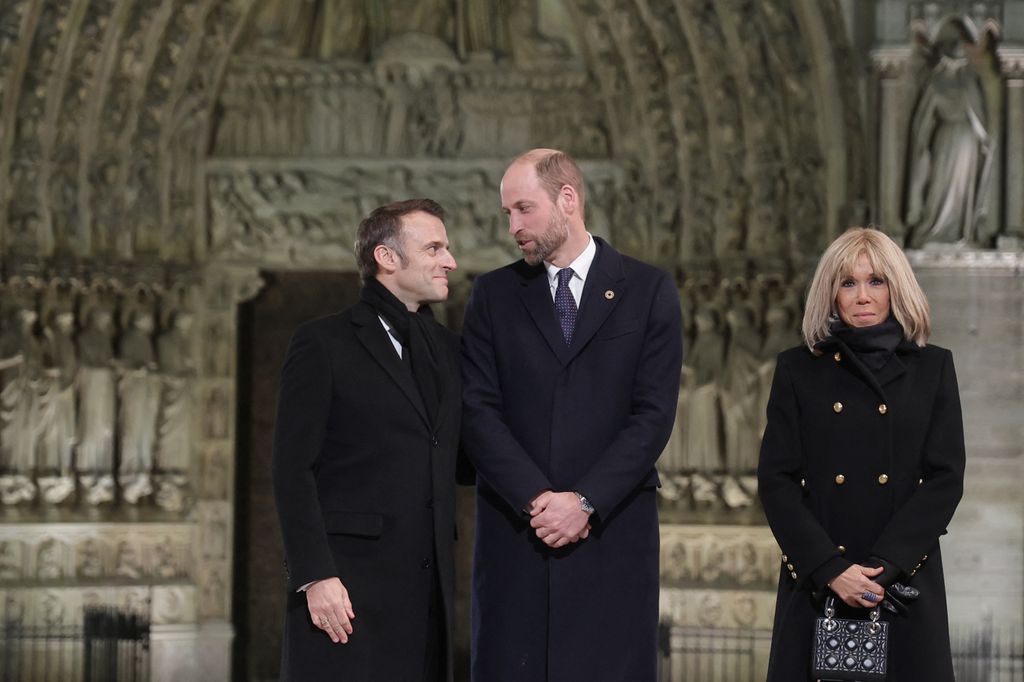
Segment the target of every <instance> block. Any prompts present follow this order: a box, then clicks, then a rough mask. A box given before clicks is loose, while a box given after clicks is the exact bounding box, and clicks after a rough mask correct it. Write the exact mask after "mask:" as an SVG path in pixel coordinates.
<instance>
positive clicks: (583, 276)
mask: <svg viewBox="0 0 1024 682" xmlns="http://www.w3.org/2000/svg"><path fill="white" fill-rule="evenodd" d="M587 239H588V241H587V246H586V248H584V249H583V253H581V254H580V255H578V256H576V260H574V261H573V262H572V263H569V265H568V267H570V268H572V273H573V274H572V279H570V280H569V291H571V292H572V297H573V298H574V299H575V300H576V309H577V310H579V307H580V297H581V296H583V285H584V284H586V283H587V273H588V272H590V266H591V264H593V262H594V256H595V255H597V243H596V242H594V238H593V237H591V236H590V233H589V232H588V233H587ZM544 267H545V268H546V269H547V271H548V286H549V287H551V300H552V301H554V300H555V291H556V290H557V289H558V271H559V270H562V269H563V268H560V267H558V266H556V265H552V264H551V263H548V262H547V261H545V262H544Z"/></svg>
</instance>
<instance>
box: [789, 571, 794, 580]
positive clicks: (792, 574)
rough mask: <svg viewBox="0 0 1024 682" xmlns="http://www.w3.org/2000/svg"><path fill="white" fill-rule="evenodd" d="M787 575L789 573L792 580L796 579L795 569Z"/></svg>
mask: <svg viewBox="0 0 1024 682" xmlns="http://www.w3.org/2000/svg"><path fill="white" fill-rule="evenodd" d="M789 575H790V577H791V578H793V580H796V571H793V572H792V573H790V574H789Z"/></svg>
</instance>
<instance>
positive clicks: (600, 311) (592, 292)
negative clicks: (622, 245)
mask: <svg viewBox="0 0 1024 682" xmlns="http://www.w3.org/2000/svg"><path fill="white" fill-rule="evenodd" d="M594 240H595V241H596V242H597V253H596V254H595V255H594V262H593V263H592V264H591V266H590V272H588V273H587V281H586V283H585V284H584V285H583V295H582V296H580V311H579V315H578V317H577V318H576V331H575V332H574V334H573V337H572V344H571V345H570V346H569V356H568V358H567V360H566V362H569V361H571V360H572V359H573V358H574V357H576V355H578V354H579V352H580V351H581V350H583V348H584V347H586V345H587V344H588V343H589V342H590V339H592V338H593V337H594V334H596V333H597V332H598V330H599V329H601V325H603V324H604V322H605V320H607V319H608V316H609V315H611V312H612V310H614V309H615V306H616V305H618V303H619V301H620V300H621V299H622V295H623V294H624V293H625V279H626V275H625V273H624V272H623V269H622V256H621V255H619V253H618V252H617V251H615V250H614V249H612V248H611V247H610V246H608V244H606V243H605V242H604V241H603V240H601V239H599V238H597V237H594ZM609 292H610V293H609ZM549 298H550V296H549ZM562 345H565V344H564V343H563V344H562Z"/></svg>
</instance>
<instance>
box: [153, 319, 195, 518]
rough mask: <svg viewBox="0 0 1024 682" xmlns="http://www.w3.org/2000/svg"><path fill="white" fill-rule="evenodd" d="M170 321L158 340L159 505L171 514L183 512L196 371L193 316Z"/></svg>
mask: <svg viewBox="0 0 1024 682" xmlns="http://www.w3.org/2000/svg"><path fill="white" fill-rule="evenodd" d="M170 317H171V325H170V328H169V329H168V330H167V331H165V332H164V333H163V334H161V335H160V338H159V339H158V340H157V359H158V363H159V368H160V375H161V380H162V383H163V390H162V395H161V401H160V416H159V421H158V426H157V447H156V468H155V472H156V478H157V481H156V482H157V496H156V503H157V505H158V506H160V507H161V508H163V509H166V510H168V511H179V510H181V508H182V506H183V504H184V499H183V495H184V488H185V484H186V472H187V471H188V468H189V461H190V459H191V450H192V448H191V444H192V440H193V439H192V415H193V411H194V402H193V400H192V379H193V377H194V376H195V373H196V368H195V360H194V358H193V354H192V334H191V331H192V320H193V316H192V313H191V312H189V311H188V310H184V309H181V310H177V311H175V312H174V313H172V314H171V316H170Z"/></svg>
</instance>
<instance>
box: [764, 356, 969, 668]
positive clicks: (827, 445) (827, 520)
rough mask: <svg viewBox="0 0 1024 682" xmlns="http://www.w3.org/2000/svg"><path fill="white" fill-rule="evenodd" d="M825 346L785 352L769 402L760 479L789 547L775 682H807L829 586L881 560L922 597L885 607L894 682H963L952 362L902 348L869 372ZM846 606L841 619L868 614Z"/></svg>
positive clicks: (959, 429) (782, 542)
mask: <svg viewBox="0 0 1024 682" xmlns="http://www.w3.org/2000/svg"><path fill="white" fill-rule="evenodd" d="M822 350H823V353H822V354H821V355H819V356H816V355H814V354H813V353H811V352H810V351H809V350H808V349H807V348H806V347H799V348H794V349H791V350H788V351H785V352H783V353H781V354H780V355H779V357H778V366H777V368H776V370H775V378H774V381H773V384H772V390H771V397H770V399H769V402H768V424H767V428H766V430H765V434H764V440H763V441H762V445H761V459H760V465H759V468H758V478H759V482H760V495H761V500H762V502H763V503H764V509H765V513H766V514H767V516H768V523H769V524H770V525H771V528H772V531H773V532H774V534H775V538H776V539H777V540H778V542H779V546H780V547H781V549H782V562H781V563H782V566H781V570H780V573H779V588H778V598H777V602H776V607H775V624H774V631H773V634H772V653H771V662H770V664H769V671H768V680H769V681H770V682H795V681H798V680H807V679H809V664H810V657H811V634H812V630H813V627H814V625H813V624H814V619H815V618H816V617H817V616H819V615H821V613H822V604H823V595H824V594H825V593H827V592H828V588H827V587H826V585H827V583H828V582H829V581H830V580H832V579H833V578H834V577H836V576H837V575H838V574H839V573H841V572H842V571H843V570H845V568H847V567H849V565H850V564H851V563H864V562H866V561H867V560H868V559H869V557H871V556H878V557H881V558H883V559H886V560H888V561H889V562H891V563H893V564H895V565H896V566H897V567H899V568H900V569H901V570H902V571H903V573H904V574H905V576H906V579H905V580H904V582H906V583H908V584H910V585H913V586H914V587H916V588H918V589H919V590H920V592H921V596H920V598H919V599H918V600H917V601H916V602H913V603H912V604H911V606H910V610H909V613H908V615H905V616H890V615H889V614H888V613H887V612H886V611H884V610H883V611H882V613H883V616H882V617H883V618H884V619H886V620H889V621H890V622H891V623H892V625H891V628H890V631H891V638H892V639H891V654H890V656H889V665H890V670H889V678H888V679H889V680H890V682H920V681H921V680H928V681H929V682H946V681H949V682H952V680H953V670H952V659H951V654H950V646H949V631H948V622H947V614H946V593H945V585H944V581H943V576H942V559H941V556H940V553H939V536H941V535H943V534H944V533H945V532H946V526H947V524H948V523H949V521H950V519H951V518H952V516H953V511H954V510H955V509H956V506H957V503H958V502H959V501H960V497H961V495H962V494H963V476H964V437H963V423H962V420H961V414H960V396H959V392H958V389H957V381H956V373H955V371H954V369H953V357H952V354H951V353H950V352H949V351H948V350H945V349H943V348H939V347H937V346H925V347H921V348H919V347H917V346H915V345H913V344H910V343H908V342H903V343H902V344H901V345H900V346H899V347H898V348H897V350H896V352H895V353H894V354H893V355H892V356H891V357H890V359H889V361H888V363H887V364H886V365H885V366H884V367H883V368H882V369H881V371H880V372H878V373H872V372H871V371H870V370H869V369H867V368H866V367H865V366H864V365H863V364H862V363H861V362H860V360H859V359H858V358H857V357H856V356H855V355H854V354H853V353H852V352H850V351H849V349H848V348H847V347H846V346H845V345H843V344H842V343H841V342H839V341H837V340H830V341H829V342H828V343H827V344H826V345H825V346H824V348H822ZM815 592H817V593H819V595H822V596H819V598H817V599H815V597H814V596H813V594H812V593H815ZM837 601H838V600H837ZM841 607H842V608H841V613H840V615H845V616H847V617H850V616H852V617H859V618H863V617H865V616H866V611H865V610H864V609H851V608H849V607H846V605H845V604H842V605H841Z"/></svg>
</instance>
